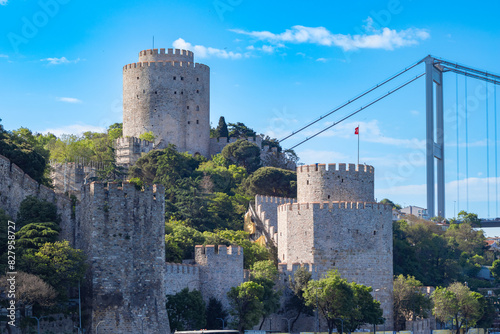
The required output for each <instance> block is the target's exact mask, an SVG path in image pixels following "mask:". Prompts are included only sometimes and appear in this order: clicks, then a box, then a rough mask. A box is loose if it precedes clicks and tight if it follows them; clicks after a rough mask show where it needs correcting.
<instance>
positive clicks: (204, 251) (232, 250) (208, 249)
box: [194, 245, 243, 262]
mask: <svg viewBox="0 0 500 334" xmlns="http://www.w3.org/2000/svg"><path fill="white" fill-rule="evenodd" d="M194 252H195V257H196V258H198V256H203V257H209V256H214V255H215V256H217V255H221V256H223V255H235V256H243V248H241V247H240V246H235V245H231V246H225V245H218V246H217V247H216V246H214V245H196V247H195V251H194ZM197 262H198V261H197Z"/></svg>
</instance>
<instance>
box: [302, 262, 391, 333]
mask: <svg viewBox="0 0 500 334" xmlns="http://www.w3.org/2000/svg"><path fill="white" fill-rule="evenodd" d="M370 292H371V287H365V286H362V285H358V284H357V283H354V282H353V283H348V282H347V280H345V279H343V278H341V277H340V275H339V274H338V272H337V271H336V270H330V271H328V273H327V274H326V275H325V277H324V278H322V279H320V280H311V281H309V283H308V284H307V288H306V290H305V291H304V299H305V301H306V304H307V305H309V306H312V307H314V308H318V310H319V312H320V313H321V315H322V316H323V318H325V320H326V323H327V325H328V332H329V333H330V334H331V333H332V331H333V328H334V327H336V328H337V331H338V332H341V331H342V322H341V321H340V320H339V319H340V318H342V319H344V326H346V329H349V330H350V331H353V330H355V329H357V328H359V326H361V325H362V324H364V323H372V324H380V323H383V318H382V309H381V308H380V303H379V302H378V301H375V300H373V297H372V296H371V295H370Z"/></svg>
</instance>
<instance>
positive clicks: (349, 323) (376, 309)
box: [344, 282, 385, 332]
mask: <svg viewBox="0 0 500 334" xmlns="http://www.w3.org/2000/svg"><path fill="white" fill-rule="evenodd" d="M349 285H350V286H351V290H352V291H353V294H354V303H353V304H354V308H353V310H352V311H351V312H349V315H348V317H347V318H346V319H345V320H344V329H347V330H348V331H349V332H353V331H355V330H356V329H358V328H359V327H360V326H361V325H363V324H383V323H384V321H385V319H384V318H383V317H382V315H383V311H382V308H381V307H380V302H379V301H377V300H375V299H373V297H372V295H371V292H372V288H371V287H368V286H364V285H361V284H357V283H356V282H351V283H349Z"/></svg>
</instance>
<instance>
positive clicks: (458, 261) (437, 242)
mask: <svg viewBox="0 0 500 334" xmlns="http://www.w3.org/2000/svg"><path fill="white" fill-rule="evenodd" d="M393 241H394V274H395V275H400V274H404V275H410V276H414V277H415V279H417V280H418V281H420V282H422V283H423V284H424V285H432V286H439V285H441V286H446V285H448V284H450V283H451V282H454V281H471V282H473V281H474V277H475V276H476V274H477V272H478V271H479V270H480V268H481V265H487V264H491V263H492V261H493V253H492V252H489V251H486V243H485V237H484V235H483V232H482V231H481V230H479V231H476V230H474V229H473V228H472V227H471V225H470V224H467V223H462V224H450V227H449V228H448V230H446V231H443V230H442V229H441V228H440V227H438V226H436V225H435V224H434V223H431V222H417V223H411V224H410V223H408V222H407V221H405V220H400V221H398V222H395V223H394V224H393Z"/></svg>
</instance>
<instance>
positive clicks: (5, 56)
mask: <svg viewBox="0 0 500 334" xmlns="http://www.w3.org/2000/svg"><path fill="white" fill-rule="evenodd" d="M0 58H9V56H7V55H2V54H0Z"/></svg>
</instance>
